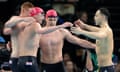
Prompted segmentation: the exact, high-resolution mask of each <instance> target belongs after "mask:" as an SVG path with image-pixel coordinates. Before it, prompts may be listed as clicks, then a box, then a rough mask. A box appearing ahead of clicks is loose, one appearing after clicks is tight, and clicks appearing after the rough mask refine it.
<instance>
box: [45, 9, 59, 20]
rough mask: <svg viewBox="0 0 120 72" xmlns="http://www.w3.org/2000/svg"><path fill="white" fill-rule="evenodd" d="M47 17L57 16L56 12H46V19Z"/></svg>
mask: <svg viewBox="0 0 120 72" xmlns="http://www.w3.org/2000/svg"><path fill="white" fill-rule="evenodd" d="M49 16H57V12H56V11H55V10H54V9H51V10H48V11H47V13H46V18H47V17H49Z"/></svg>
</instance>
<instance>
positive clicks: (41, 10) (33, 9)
mask: <svg viewBox="0 0 120 72" xmlns="http://www.w3.org/2000/svg"><path fill="white" fill-rule="evenodd" d="M43 12H44V11H43V9H42V8H40V7H34V8H32V9H31V10H30V16H34V15H37V14H38V13H43Z"/></svg>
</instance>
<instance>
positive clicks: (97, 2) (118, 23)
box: [0, 0, 120, 72]
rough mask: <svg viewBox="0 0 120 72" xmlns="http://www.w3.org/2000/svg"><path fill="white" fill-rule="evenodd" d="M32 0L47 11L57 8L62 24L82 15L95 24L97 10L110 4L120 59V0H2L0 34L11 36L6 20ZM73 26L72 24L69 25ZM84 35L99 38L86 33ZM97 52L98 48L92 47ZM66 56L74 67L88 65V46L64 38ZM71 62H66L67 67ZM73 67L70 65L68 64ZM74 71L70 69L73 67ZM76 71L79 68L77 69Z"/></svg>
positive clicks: (115, 44)
mask: <svg viewBox="0 0 120 72" xmlns="http://www.w3.org/2000/svg"><path fill="white" fill-rule="evenodd" d="M26 1H30V2H32V3H33V4H34V5H35V6H39V7H41V8H43V9H44V10H45V11H47V10H49V9H55V10H56V11H57V12H58V14H59V20H58V23H57V24H58V25H59V24H62V23H63V22H65V21H70V22H72V23H73V22H74V21H75V20H77V19H78V18H80V19H81V20H83V21H84V22H86V23H87V24H90V25H94V20H93V17H94V14H95V12H96V10H97V9H98V8H100V7H106V8H108V9H109V11H110V13H111V17H110V21H109V25H110V27H111V28H112V30H113V33H114V52H113V54H114V55H115V56H117V58H118V63H119V61H120V18H119V17H120V1H118V0H0V36H2V37H4V39H5V40H6V42H7V41H9V40H10V36H4V35H3V33H2V30H3V26H4V23H5V22H6V21H7V20H8V19H9V18H10V17H11V16H13V15H19V11H20V6H21V4H22V3H23V2H26ZM68 29H69V28H68ZM78 37H80V38H83V39H86V40H89V41H91V42H95V40H92V39H89V38H87V37H85V36H78ZM90 51H92V52H94V50H90ZM63 57H64V59H65V60H67V59H68V61H71V62H72V63H73V66H74V67H73V68H74V69H76V68H77V69H78V72H81V71H82V70H83V69H84V66H85V61H86V57H87V50H86V48H84V50H83V48H82V47H79V46H77V45H74V44H71V43H68V42H67V41H66V40H65V42H64V48H63ZM67 64H71V63H70V62H68V63H67V62H66V63H65V65H66V67H67V66H69V65H67ZM67 68H68V69H69V67H67ZM69 72H70V71H69ZM74 72H75V71H74ZM118 72H120V71H118Z"/></svg>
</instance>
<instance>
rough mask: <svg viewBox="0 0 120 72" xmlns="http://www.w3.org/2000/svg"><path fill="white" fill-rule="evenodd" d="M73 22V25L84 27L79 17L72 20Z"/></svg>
mask: <svg viewBox="0 0 120 72" xmlns="http://www.w3.org/2000/svg"><path fill="white" fill-rule="evenodd" d="M74 24H75V26H76V25H77V26H79V27H81V28H84V24H85V23H84V22H83V21H81V20H80V19H78V20H77V21H75V22H74Z"/></svg>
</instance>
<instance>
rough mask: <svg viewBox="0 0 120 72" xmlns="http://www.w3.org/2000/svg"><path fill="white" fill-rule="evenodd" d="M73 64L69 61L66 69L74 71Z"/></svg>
mask: <svg viewBox="0 0 120 72" xmlns="http://www.w3.org/2000/svg"><path fill="white" fill-rule="evenodd" d="M73 67H74V66H73V62H72V61H67V63H66V69H67V70H73Z"/></svg>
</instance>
